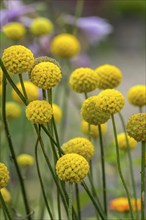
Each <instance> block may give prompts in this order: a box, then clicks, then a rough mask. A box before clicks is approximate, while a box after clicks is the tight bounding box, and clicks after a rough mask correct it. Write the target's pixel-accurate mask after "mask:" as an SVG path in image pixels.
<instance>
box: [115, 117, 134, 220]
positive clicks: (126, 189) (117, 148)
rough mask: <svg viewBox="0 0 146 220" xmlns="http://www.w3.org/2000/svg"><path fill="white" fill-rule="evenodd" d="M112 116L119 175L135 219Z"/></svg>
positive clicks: (131, 213)
mask: <svg viewBox="0 0 146 220" xmlns="http://www.w3.org/2000/svg"><path fill="white" fill-rule="evenodd" d="M111 118H112V124H113V130H114V136H115V143H116V154H117V165H118V171H119V175H120V178H121V181H122V183H123V186H124V188H125V191H126V194H127V199H128V203H129V207H130V215H131V219H132V220H134V217H133V212H132V205H131V199H130V194H129V191H128V188H127V185H126V183H125V180H124V177H123V174H122V170H121V164H120V155H119V146H118V140H117V131H116V125H115V120H114V115H113V114H112V115H111Z"/></svg>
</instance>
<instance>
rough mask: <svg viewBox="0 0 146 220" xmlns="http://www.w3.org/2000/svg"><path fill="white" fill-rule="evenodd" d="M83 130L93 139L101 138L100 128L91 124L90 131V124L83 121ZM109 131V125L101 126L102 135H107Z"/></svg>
mask: <svg viewBox="0 0 146 220" xmlns="http://www.w3.org/2000/svg"><path fill="white" fill-rule="evenodd" d="M81 130H82V132H83V133H84V134H85V135H89V133H90V136H91V137H93V138H97V137H98V136H99V131H98V126H97V125H92V124H90V130H89V123H88V122H86V121H84V120H82V123H81ZM106 131H107V124H106V123H105V124H101V132H102V134H105V133H106Z"/></svg>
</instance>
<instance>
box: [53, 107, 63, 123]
mask: <svg viewBox="0 0 146 220" xmlns="http://www.w3.org/2000/svg"><path fill="white" fill-rule="evenodd" d="M52 108H53V115H54V119H55V122H56V123H58V122H59V121H60V120H61V117H62V110H61V108H60V107H59V106H58V105H56V104H54V103H53V105H52Z"/></svg>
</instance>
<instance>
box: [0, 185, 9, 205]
mask: <svg viewBox="0 0 146 220" xmlns="http://www.w3.org/2000/svg"><path fill="white" fill-rule="evenodd" d="M0 192H1V194H2V197H3V199H4V201H5V202H6V203H9V202H10V201H11V194H10V192H9V191H8V190H7V189H6V188H2V189H1V190H0Z"/></svg>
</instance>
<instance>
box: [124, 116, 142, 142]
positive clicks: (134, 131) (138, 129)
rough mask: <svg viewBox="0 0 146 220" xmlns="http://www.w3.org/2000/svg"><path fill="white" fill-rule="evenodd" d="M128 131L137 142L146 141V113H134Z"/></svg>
mask: <svg viewBox="0 0 146 220" xmlns="http://www.w3.org/2000/svg"><path fill="white" fill-rule="evenodd" d="M126 128H127V133H128V135H129V136H130V137H133V138H134V139H135V140H136V141H137V142H139V141H146V113H138V114H133V115H132V116H131V117H130V118H129V119H128V123H127V126H126Z"/></svg>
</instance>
